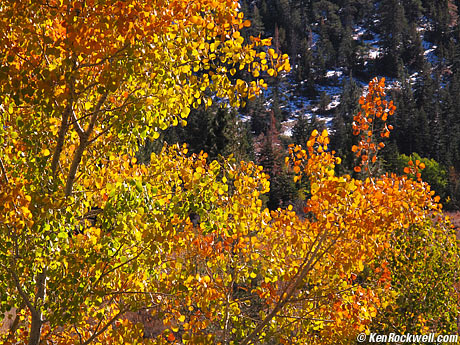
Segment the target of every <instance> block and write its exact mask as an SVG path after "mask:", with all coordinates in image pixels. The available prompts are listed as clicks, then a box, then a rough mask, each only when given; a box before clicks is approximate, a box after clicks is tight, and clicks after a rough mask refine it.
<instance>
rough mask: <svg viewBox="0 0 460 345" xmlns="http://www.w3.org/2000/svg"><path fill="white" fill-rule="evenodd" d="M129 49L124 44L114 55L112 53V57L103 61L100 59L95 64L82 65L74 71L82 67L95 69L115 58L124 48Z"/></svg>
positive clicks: (127, 45)
mask: <svg viewBox="0 0 460 345" xmlns="http://www.w3.org/2000/svg"><path fill="white" fill-rule="evenodd" d="M128 47H129V44H125V45H124V46H123V47H121V48H120V49H118V50H117V51H116V52H115V53H113V55H110V56H107V57H105V58H103V59H101V61H99V62H95V63H83V64H81V65H78V66H77V67H76V68H75V69H79V68H83V67H96V66H100V65H102V64H104V63H105V62H106V61H107V60H110V59H113V58H114V57H115V56H117V55H118V54H120V53H121V52H122V51H123V50H125V49H126V48H128Z"/></svg>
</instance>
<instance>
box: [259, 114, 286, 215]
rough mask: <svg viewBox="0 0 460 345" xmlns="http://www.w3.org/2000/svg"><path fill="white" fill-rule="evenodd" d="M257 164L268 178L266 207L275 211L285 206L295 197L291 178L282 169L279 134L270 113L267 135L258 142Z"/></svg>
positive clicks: (261, 136) (282, 159) (281, 149)
mask: <svg viewBox="0 0 460 345" xmlns="http://www.w3.org/2000/svg"><path fill="white" fill-rule="evenodd" d="M258 142H259V143H258V145H257V146H258V149H257V148H256V150H257V151H258V155H257V163H258V164H260V165H262V166H263V167H264V171H265V172H266V173H267V174H268V175H269V176H270V191H269V193H268V200H267V207H268V208H269V209H270V210H275V209H277V208H278V207H282V206H286V205H287V204H289V203H290V202H292V200H293V199H294V196H295V190H294V186H293V182H292V176H289V175H288V174H287V172H286V170H285V169H284V155H285V152H284V149H283V148H282V146H281V141H280V139H279V132H278V129H277V128H276V119H275V116H274V114H273V112H271V113H270V127H269V129H268V131H267V133H266V134H265V135H264V134H261V135H260V136H259V140H258Z"/></svg>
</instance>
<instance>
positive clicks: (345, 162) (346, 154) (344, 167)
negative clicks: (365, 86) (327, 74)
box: [331, 78, 361, 172]
mask: <svg viewBox="0 0 460 345" xmlns="http://www.w3.org/2000/svg"><path fill="white" fill-rule="evenodd" d="M360 96H361V89H360V88H359V87H358V85H357V84H356V82H355V81H354V80H353V79H352V78H349V79H348V80H346V81H344V85H343V91H342V95H341V96H340V104H339V105H338V106H337V107H336V108H335V114H334V118H333V120H332V134H331V149H332V150H334V151H336V152H337V156H339V157H341V158H342V164H341V165H339V166H338V167H337V168H338V169H339V170H341V172H350V171H352V170H353V167H354V161H355V156H354V154H353V153H352V152H351V147H352V146H353V145H354V144H356V142H357V137H356V136H354V135H353V130H352V123H353V117H354V116H355V115H356V114H357V113H358V111H359V97H360Z"/></svg>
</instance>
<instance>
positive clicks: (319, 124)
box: [292, 114, 326, 146]
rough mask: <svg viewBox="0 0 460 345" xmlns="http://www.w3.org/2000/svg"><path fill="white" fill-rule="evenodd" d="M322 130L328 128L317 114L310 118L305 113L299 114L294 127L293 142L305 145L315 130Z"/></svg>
mask: <svg viewBox="0 0 460 345" xmlns="http://www.w3.org/2000/svg"><path fill="white" fill-rule="evenodd" d="M315 129H316V130H317V131H318V132H320V133H321V132H322V131H323V129H326V126H325V124H324V122H323V121H321V120H319V119H318V118H317V117H316V115H315V114H313V115H311V117H310V118H308V117H307V116H306V115H305V114H302V115H299V116H298V117H297V121H296V123H295V125H294V127H293V128H292V142H293V143H294V144H296V145H301V146H305V144H306V142H307V141H308V139H310V135H311V133H312V132H313V131H314V130H315Z"/></svg>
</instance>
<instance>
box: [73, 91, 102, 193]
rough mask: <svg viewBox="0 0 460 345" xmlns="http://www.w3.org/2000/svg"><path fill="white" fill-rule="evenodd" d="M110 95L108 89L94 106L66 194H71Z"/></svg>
mask: <svg viewBox="0 0 460 345" xmlns="http://www.w3.org/2000/svg"><path fill="white" fill-rule="evenodd" d="M107 96H108V91H106V92H105V93H104V94H102V95H101V98H100V99H99V101H98V102H97V104H96V107H95V108H94V112H93V114H92V116H91V119H90V122H89V125H88V128H87V129H86V130H85V131H84V132H83V134H82V136H80V145H79V146H78V148H77V151H76V152H75V156H74V157H73V161H72V165H71V166H70V170H69V175H68V176H67V182H66V186H65V195H66V196H69V195H70V194H71V193H72V187H73V184H74V181H75V176H76V174H77V169H78V166H79V165H80V162H81V159H82V157H83V152H84V151H85V149H86V146H87V145H88V140H89V137H90V136H91V134H92V132H93V130H94V126H95V125H96V122H97V118H98V114H99V112H100V111H101V108H102V106H103V104H104V102H105V101H106V99H107Z"/></svg>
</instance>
